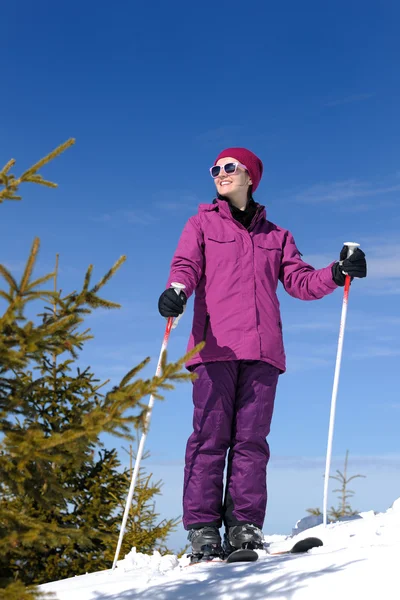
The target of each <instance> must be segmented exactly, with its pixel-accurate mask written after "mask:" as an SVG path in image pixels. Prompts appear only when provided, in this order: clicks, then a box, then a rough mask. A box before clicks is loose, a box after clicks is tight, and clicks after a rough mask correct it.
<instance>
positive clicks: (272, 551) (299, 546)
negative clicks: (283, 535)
mask: <svg viewBox="0 0 400 600" xmlns="http://www.w3.org/2000/svg"><path fill="white" fill-rule="evenodd" d="M289 541H291V540H289ZM323 545H324V544H323V541H322V540H320V539H319V538H317V537H307V538H304V539H302V540H299V541H297V542H295V543H294V544H292V546H290V547H287V541H286V540H285V543H284V544H282V543H280V542H277V543H274V544H272V545H271V546H268V547H266V548H265V549H264V550H265V552H266V553H267V557H268V556H282V555H284V554H305V553H306V552H308V551H309V550H311V549H312V548H319V547H320V546H323ZM282 546H284V547H282ZM278 548H280V549H278ZM261 556H262V555H261ZM258 558H259V554H258V552H257V551H256V550H250V549H248V548H239V549H238V550H234V551H233V552H231V553H230V554H229V555H228V556H227V557H226V558H225V559H223V558H221V557H216V556H215V557H210V558H209V559H204V558H203V559H200V560H198V561H193V562H191V563H190V564H189V565H187V566H192V565H199V564H204V563H211V562H212V563H227V564H231V563H237V562H255V561H256V560H258Z"/></svg>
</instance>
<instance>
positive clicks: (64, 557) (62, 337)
mask: <svg viewBox="0 0 400 600" xmlns="http://www.w3.org/2000/svg"><path fill="white" fill-rule="evenodd" d="M73 142H74V141H73V140H69V141H68V142H66V143H65V144H63V145H62V146H60V147H59V148H57V149H56V150H55V151H53V152H52V153H51V154H49V155H48V156H47V157H45V158H44V159H42V160H41V161H39V162H38V163H36V165H34V166H33V167H32V168H31V169H29V170H28V171H26V172H25V173H24V174H23V175H22V176H21V177H19V178H15V177H14V176H13V175H11V174H10V173H9V171H10V169H11V167H12V166H13V165H14V161H10V162H9V163H7V165H6V166H5V167H4V168H3V170H2V171H1V172H0V184H2V185H3V186H4V189H3V190H1V191H0V202H1V201H2V200H4V199H8V200H16V199H20V196H17V195H16V192H17V191H18V189H19V186H20V185H21V183H23V182H32V183H37V184H42V185H48V186H51V187H55V184H53V183H51V182H47V181H45V180H43V178H42V177H41V175H39V174H38V170H39V169H40V168H41V167H42V166H44V165H45V164H47V163H48V162H49V161H50V160H51V159H52V158H55V157H56V156H58V155H59V154H60V153H61V152H63V151H64V150H65V149H66V148H67V147H69V146H70V145H72V143H73ZM38 252H39V240H38V239H35V240H34V242H33V245H32V250H31V253H30V255H29V257H28V260H27V263H26V267H25V269H24V272H23V274H22V277H21V279H20V281H17V280H16V279H15V278H14V277H13V275H12V273H11V272H10V271H9V270H8V269H7V268H6V267H5V266H3V265H0V277H1V278H2V280H3V282H4V284H5V285H4V286H3V287H0V298H2V299H3V304H4V303H5V305H6V307H5V309H4V312H3V314H2V315H0V433H1V442H0V598H1V599H2V600H25V599H27V598H34V597H36V592H35V589H34V588H28V589H25V587H24V586H25V585H28V586H30V585H31V584H36V583H39V582H43V581H46V580H47V581H48V580H51V579H57V578H59V577H60V576H61V577H63V576H70V575H72V574H76V573H77V572H79V571H80V572H84V571H85V570H88V569H89V568H90V569H96V570H97V569H101V568H103V567H106V566H109V560H110V559H109V554H110V548H111V547H112V546H113V547H115V542H116V536H117V533H118V527H119V522H120V516H121V510H120V503H121V498H122V496H124V494H125V497H126V491H127V485H128V483H127V481H128V474H127V472H126V470H125V471H123V470H121V468H120V463H119V460H118V457H117V454H116V452H115V450H106V449H104V448H102V446H101V444H100V441H99V435H100V434H101V433H103V432H107V433H109V434H111V435H114V436H117V437H120V438H126V439H129V440H132V439H133V437H134V436H133V435H132V431H133V430H134V429H137V430H141V429H142V428H143V427H144V423H145V416H146V406H147V405H146V404H145V403H144V402H143V398H144V397H146V396H148V395H149V394H152V393H153V394H154V395H155V397H156V398H160V399H161V398H162V395H161V394H162V391H163V390H166V389H172V388H173V384H174V383H175V382H178V381H184V380H188V379H191V378H192V376H191V375H190V374H188V373H185V372H183V371H182V367H183V364H184V362H185V360H187V358H188V356H191V355H192V354H193V353H190V355H188V356H186V357H183V358H182V359H181V360H180V361H177V362H176V363H172V364H167V359H166V356H164V360H163V370H162V374H161V375H160V376H159V377H153V378H152V379H147V380H143V379H140V378H138V374H139V373H140V371H141V369H143V367H144V366H145V365H146V364H147V363H148V361H149V359H148V358H147V359H145V360H143V361H142V363H140V364H139V365H137V366H136V367H134V368H132V369H131V371H130V372H129V373H127V375H126V376H125V377H123V379H122V380H121V381H120V382H119V383H118V384H117V385H115V386H114V387H112V388H111V389H109V390H108V391H106V387H105V386H106V384H107V382H100V381H99V380H97V379H96V377H95V375H94V374H93V373H92V372H91V370H90V367H87V368H85V369H83V370H82V369H80V368H75V367H74V363H75V362H76V361H77V360H78V357H79V351H80V350H81V349H82V347H83V345H84V344H85V343H86V342H87V341H89V340H91V339H92V337H93V336H92V335H91V333H90V330H89V329H87V328H86V329H85V328H84V321H85V318H86V317H87V315H89V314H91V313H92V312H93V311H94V310H96V309H98V308H107V309H115V308H119V305H118V304H116V303H113V302H110V301H108V300H106V299H104V298H102V297H101V296H99V292H100V291H101V290H102V288H103V287H104V286H105V285H106V284H107V283H108V282H109V280H110V279H111V278H112V277H113V275H114V274H115V272H116V271H117V270H118V269H119V268H120V266H121V265H122V264H123V262H124V260H125V257H121V258H120V259H119V260H118V261H117V262H116V263H115V264H114V265H113V267H112V268H111V269H110V270H109V271H108V273H106V275H104V277H102V278H101V279H100V280H99V281H98V282H97V283H96V284H92V272H93V267H92V266H89V268H88V269H87V271H86V274H85V277H84V281H83V285H82V287H81V289H79V291H76V290H75V291H73V292H72V293H69V294H67V295H63V294H62V293H61V292H60V291H58V290H57V285H56V284H57V268H56V270H55V271H54V272H53V273H49V274H48V275H46V276H44V277H41V278H39V279H36V280H35V279H34V277H33V273H34V267H35V262H36V259H37V255H38ZM57 264H58V263H57ZM52 281H53V283H54V285H53V288H52V289H50V288H51V286H50V283H51V282H52ZM38 303H40V306H41V312H39V313H37V316H36V317H35V318H28V316H27V315H28V314H31V313H32V309H33V307H34V306H37V304H38ZM43 303H45V306H44V307H43ZM198 349H199V348H197V349H195V350H194V351H193V352H195V351H198ZM132 409H133V410H132ZM143 477H144V479H145V476H143ZM149 485H150V484H149V483H146V480H145V482H144V483H143V482H142V486H141V487H142V488H143V490H145V493H146V494H147V500H149V498H150V497H151V495H149V494H150V491H151V490H152V491H153V493H156V491H157V487H154V486H153V488H151V486H150V487H149ZM146 486H147V488H146ZM139 493H140V490H139V491H138V494H139ZM142 506H143V507H144V508H145V509H146V510H147V508H146V503H144V504H142ZM150 525H151V522H150ZM170 525H171V526H172V525H173V522H171V523H170ZM150 530H151V527H150ZM159 534H160V535H159V538H157V539H161V540H162V539H163V537H162V535H163V532H162V531H159ZM134 541H135V539H131V543H133V542H134ZM144 543H147V544H148V547H150V546H151V543H152V542H149V541H146V542H145V541H143V544H144ZM153 543H154V540H153Z"/></svg>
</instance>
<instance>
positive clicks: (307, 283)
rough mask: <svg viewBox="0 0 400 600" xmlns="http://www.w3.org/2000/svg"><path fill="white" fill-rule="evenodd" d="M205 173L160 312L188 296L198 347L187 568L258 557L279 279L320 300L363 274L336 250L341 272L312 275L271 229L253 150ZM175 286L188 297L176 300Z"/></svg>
mask: <svg viewBox="0 0 400 600" xmlns="http://www.w3.org/2000/svg"><path fill="white" fill-rule="evenodd" d="M210 172H211V176H212V177H213V179H214V182H215V186H216V191H217V197H216V199H215V200H214V201H213V203H212V204H202V205H200V206H199V210H198V213H197V214H196V215H195V216H192V217H191V218H190V219H189V220H188V222H187V223H186V225H185V227H184V229H183V232H182V235H181V237H180V239H179V243H178V246H177V249H176V251H175V254H174V256H173V259H172V263H171V269H170V275H169V278H168V281H167V289H166V290H165V291H164V292H163V293H162V294H161V296H160V298H159V302H158V309H159V312H160V314H161V315H162V316H163V317H177V316H178V315H180V314H182V312H183V310H184V307H185V305H186V302H187V299H188V298H189V297H190V296H191V295H192V293H193V292H194V293H195V299H194V317H193V326H192V332H191V335H190V339H189V344H188V350H190V349H192V348H193V347H194V346H195V345H196V344H198V343H200V342H201V341H203V340H204V341H205V346H204V348H203V349H202V350H201V351H200V352H199V353H197V354H196V356H194V357H193V358H191V359H190V360H189V361H188V363H187V365H186V366H187V368H188V369H189V370H191V371H194V372H195V373H196V375H197V378H196V379H195V381H194V382H193V403H194V417H193V433H192V434H191V436H190V438H189V440H188V443H187V448H186V456H185V472H184V490H183V525H184V528H185V529H186V530H188V532H189V533H188V539H189V541H190V542H191V544H192V561H197V560H203V559H209V558H211V557H213V556H218V557H222V556H224V555H226V554H229V553H230V552H232V551H234V550H236V549H239V548H252V549H257V548H262V540H263V535H262V531H261V530H262V527H263V523H264V518H265V511H266V503H267V488H266V468H267V463H268V460H269V456H270V451H269V446H268V443H267V441H266V438H267V436H268V434H269V431H270V425H271V419H272V414H273V408H274V399H275V391H276V387H277V383H278V377H279V375H280V374H281V373H283V372H284V371H285V369H286V365H285V352H284V347H283V341H282V323H281V317H280V309H279V301H278V298H277V295H276V288H277V285H278V280H280V281H281V282H282V284H283V286H284V289H285V290H286V291H287V292H288V293H289V294H290V295H291V296H294V297H295V298H299V299H301V300H317V299H319V298H322V297H324V296H326V295H327V294H330V293H332V292H333V291H334V290H335V289H337V287H338V286H343V285H344V283H345V274H346V273H347V274H349V275H350V276H351V277H352V278H353V277H365V276H366V274H367V268H366V260H365V254H364V252H363V251H362V250H360V249H357V250H355V252H354V254H352V255H351V256H350V257H349V258H346V257H347V249H346V247H344V248H343V249H342V251H341V253H340V261H337V262H334V263H332V264H330V265H329V266H327V267H325V268H323V269H318V270H316V269H314V268H313V267H312V266H311V265H309V264H307V263H305V262H304V261H303V260H302V258H301V254H300V252H299V251H298V249H297V247H296V245H295V242H294V239H293V236H292V234H291V233H290V232H289V231H287V230H285V229H282V228H281V227H279V226H277V225H275V224H274V223H271V222H270V221H268V220H267V218H266V211H265V207H264V206H262V205H260V204H258V203H257V202H255V201H254V199H253V193H254V192H255V191H256V189H257V187H258V185H259V183H260V180H261V177H262V173H263V164H262V162H261V160H260V159H259V158H258V157H257V156H256V155H255V154H254V153H253V152H251V151H250V150H247V149H245V148H227V149H226V150H223V151H222V152H221V153H220V154H219V155H218V156H217V158H216V160H215V162H214V165H213V166H212V167H211V169H210ZM172 282H179V283H182V284H184V285H185V289H184V291H182V292H180V294H179V295H178V294H177V293H176V292H175V290H174V289H173V288H172V287H170V286H171V283H172ZM227 453H228V466H227V476H226V486H225V497H224V499H223V475H224V468H225V461H226V455H227ZM222 524H224V525H225V535H224V541H223V542H222V540H221V536H220V533H219V529H220V528H221V526H222Z"/></svg>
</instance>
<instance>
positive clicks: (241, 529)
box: [223, 524, 264, 556]
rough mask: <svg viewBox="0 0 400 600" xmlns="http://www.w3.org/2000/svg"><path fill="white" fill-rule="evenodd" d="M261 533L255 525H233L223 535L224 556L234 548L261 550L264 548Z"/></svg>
mask: <svg viewBox="0 0 400 600" xmlns="http://www.w3.org/2000/svg"><path fill="white" fill-rule="evenodd" d="M263 539H264V536H263V533H262V531H261V529H259V528H258V527H256V526H255V525H251V524H245V525H234V526H233V527H229V528H228V530H227V531H226V532H225V535H224V543H223V549H224V554H225V556H229V554H231V553H232V552H234V551H235V550H262V549H263V548H264V543H263Z"/></svg>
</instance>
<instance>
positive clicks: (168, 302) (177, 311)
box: [158, 287, 187, 317]
mask: <svg viewBox="0 0 400 600" xmlns="http://www.w3.org/2000/svg"><path fill="white" fill-rule="evenodd" d="M186 302H187V298H186V294H185V293H184V292H180V294H179V296H178V294H177V293H176V291H175V290H174V288H172V287H171V288H168V289H167V290H165V292H163V293H162V294H161V296H160V298H159V300H158V310H159V312H160V315H161V316H162V317H178V316H179V315H181V314H182V313H183V309H184V308H185V304H186Z"/></svg>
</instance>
